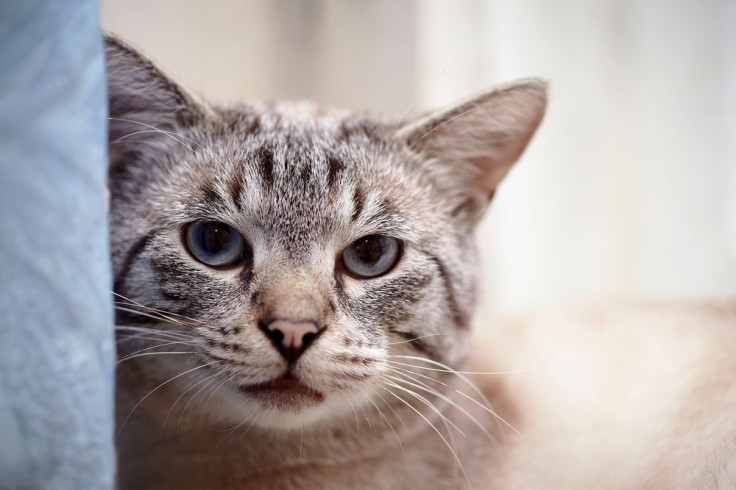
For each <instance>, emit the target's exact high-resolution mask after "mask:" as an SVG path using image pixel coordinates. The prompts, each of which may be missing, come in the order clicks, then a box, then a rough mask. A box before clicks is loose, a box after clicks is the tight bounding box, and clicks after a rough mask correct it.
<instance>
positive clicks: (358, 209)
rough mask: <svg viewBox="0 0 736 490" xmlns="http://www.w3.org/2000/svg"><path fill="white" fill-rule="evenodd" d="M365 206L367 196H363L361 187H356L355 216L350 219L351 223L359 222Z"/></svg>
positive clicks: (354, 192)
mask: <svg viewBox="0 0 736 490" xmlns="http://www.w3.org/2000/svg"><path fill="white" fill-rule="evenodd" d="M364 206H365V196H364V195H363V191H362V190H361V189H360V186H357V185H356V186H355V190H353V215H352V217H351V218H350V220H351V221H353V222H355V221H357V220H358V218H359V217H360V215H361V213H362V212H363V207H364Z"/></svg>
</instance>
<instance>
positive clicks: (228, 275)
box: [105, 35, 736, 490]
mask: <svg viewBox="0 0 736 490" xmlns="http://www.w3.org/2000/svg"><path fill="white" fill-rule="evenodd" d="M105 54H106V61H107V72H108V92H109V105H110V122H109V140H110V150H109V154H110V178H109V187H110V193H111V201H110V202H111V205H110V223H111V255H112V263H113V268H114V274H115V285H114V289H115V293H116V299H117V300H116V309H117V327H116V328H117V336H118V355H119V361H118V368H117V390H116V391H117V394H116V397H117V420H118V422H117V430H116V432H117V434H116V441H117V448H118V457H119V471H118V483H119V487H120V488H121V489H149V488H150V489H174V488H176V489H213V490H214V489H217V490H220V489H245V488H248V489H277V488H293V489H313V488H322V489H344V488H395V489H399V488H401V489H404V488H424V489H439V488H474V489H481V488H487V489H522V488H529V489H539V488H673V487H676V486H678V485H679V486H682V487H686V486H688V485H689V486H690V488H700V485H704V484H705V483H704V482H708V484H712V485H716V483H713V482H718V481H719V479H721V480H723V478H727V477H728V475H729V474H732V473H733V472H731V473H729V471H731V470H732V468H731V467H730V466H729V462H730V461H731V458H730V456H731V455H733V451H732V450H731V448H732V447H733V441H734V440H735V439H734V435H735V434H736V421H735V420H734V419H736V416H734V414H735V412H734V410H733V409H734V408H736V385H735V383H733V382H732V381H731V378H732V376H731V373H733V372H736V356H735V355H733V354H734V347H733V346H734V345H736V343H735V342H734V341H736V331H735V330H736V304H734V303H727V302H726V303H721V304H716V303H712V304H702V305H672V304H667V303H662V304H649V303H646V304H638V305H632V304H622V305H617V306H614V307H610V306H601V307H595V308H592V309H587V310H585V309H583V310H580V311H576V310H571V311H567V312H551V313H540V314H538V315H536V316H533V315H532V316H529V317H526V318H522V319H517V320H511V321H509V322H506V323H503V322H501V323H497V324H494V326H493V328H490V329H484V330H483V331H482V332H477V333H475V334H474V333H473V329H472V328H471V323H472V315H473V309H474V302H475V296H476V293H475V290H476V283H477V278H476V274H475V272H476V270H477V261H478V256H477V250H476V244H475V242H474V236H473V234H474V229H475V227H476V225H477V224H478V222H479V220H480V219H481V218H482V216H483V214H484V211H485V209H486V208H487V206H488V204H489V203H490V202H491V200H492V197H493V195H494V193H495V191H496V189H497V187H498V185H499V183H500V182H501V180H502V179H503V178H504V176H505V175H506V174H507V172H508V171H509V169H510V168H511V167H512V165H513V164H514V163H515V162H516V161H517V160H518V159H519V158H520V156H521V154H522V152H523V151H524V149H525V148H526V146H527V145H528V143H529V142H530V140H531V138H532V136H533V135H534V133H535V131H536V129H537V127H538V126H539V124H540V123H541V121H542V118H543V116H544V112H545V108H546V101H547V86H546V84H545V82H543V81H541V80H538V79H531V78H530V79H523V80H517V81H515V82H511V83H508V84H505V85H501V86H498V87H494V88H491V89H489V90H487V91H485V92H482V93H480V94H477V95H475V96H472V97H470V98H468V99H466V100H464V101H461V102H459V103H458V104H455V105H452V106H451V107H448V108H445V109H442V110H439V111H436V112H433V113H430V114H427V115H424V116H422V117H419V118H417V119H415V120H410V121H404V120H400V119H385V118H373V117H369V116H364V115H355V114H352V113H349V112H346V111H340V110H335V109H326V108H323V107H319V106H315V105H310V104H306V103H302V104H286V103H250V104H246V105H241V106H234V107H220V106H214V105H211V104H208V103H206V102H204V101H203V100H201V99H200V98H199V97H197V96H195V95H194V94H192V93H191V92H188V91H187V90H186V89H184V88H183V87H182V86H181V85H180V84H178V83H176V82H175V81H174V80H173V79H172V78H170V77H169V76H167V75H166V74H165V73H164V72H163V71H162V70H161V69H160V68H158V67H157V66H156V65H154V64H153V62H152V61H150V60H149V59H148V58H147V57H145V56H144V55H143V54H141V53H140V52H139V51H138V50H136V49H134V48H133V47H132V46H131V45H129V44H127V43H125V42H124V41H122V40H120V39H119V38H117V37H115V36H113V35H106V36H105ZM481 334H483V335H481ZM722 483H723V485H726V486H724V487H723V488H727V487H728V483H725V482H722Z"/></svg>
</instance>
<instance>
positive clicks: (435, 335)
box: [386, 333, 446, 345]
mask: <svg viewBox="0 0 736 490" xmlns="http://www.w3.org/2000/svg"><path fill="white" fill-rule="evenodd" d="M442 335H446V334H443V333H430V334H427V335H420V336H419V337H414V338H413V339H408V340H401V341H399V342H389V343H388V344H386V345H397V344H408V343H409V342H416V341H417V340H419V339H426V338H427V337H439V336H442Z"/></svg>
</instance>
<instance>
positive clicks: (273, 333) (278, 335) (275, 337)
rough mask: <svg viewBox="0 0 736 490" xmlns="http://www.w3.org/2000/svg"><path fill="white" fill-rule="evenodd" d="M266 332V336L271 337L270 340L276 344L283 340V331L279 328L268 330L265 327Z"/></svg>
mask: <svg viewBox="0 0 736 490" xmlns="http://www.w3.org/2000/svg"><path fill="white" fill-rule="evenodd" d="M266 332H268V336H269V337H270V338H271V341H272V342H273V343H274V344H276V345H281V344H282V343H283V342H284V332H282V331H281V330H277V329H273V330H268V329H266Z"/></svg>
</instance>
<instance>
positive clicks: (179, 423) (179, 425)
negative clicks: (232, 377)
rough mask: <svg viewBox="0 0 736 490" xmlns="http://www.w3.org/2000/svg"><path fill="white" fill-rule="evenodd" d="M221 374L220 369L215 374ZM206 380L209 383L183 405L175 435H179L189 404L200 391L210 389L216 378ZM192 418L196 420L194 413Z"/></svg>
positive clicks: (211, 377)
mask: <svg viewBox="0 0 736 490" xmlns="http://www.w3.org/2000/svg"><path fill="white" fill-rule="evenodd" d="M216 362H217V361H216ZM223 372H224V370H223V369H220V371H219V372H218V373H217V374H222V373H223ZM208 379H209V381H207V382H206V383H205V384H204V386H202V387H201V388H200V389H198V390H197V392H196V393H195V394H193V395H192V396H190V397H189V400H187V403H186V404H185V405H184V408H183V409H182V411H181V414H180V415H179V422H178V423H177V424H176V433H177V434H178V433H179V429H180V428H181V424H182V422H183V421H184V415H186V413H187V409H188V408H189V405H191V403H192V402H193V401H194V399H195V398H197V396H198V395H199V394H200V393H202V391H204V390H205V389H207V388H208V387H210V386H211V385H213V384H214V383H216V382H217V378H216V377H214V376H210V377H209V378H208ZM193 418H196V413H195V416H194V417H193Z"/></svg>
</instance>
